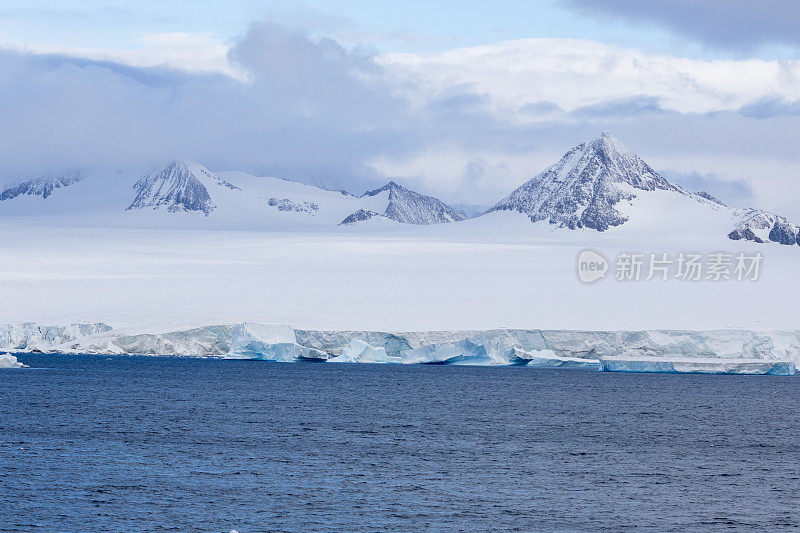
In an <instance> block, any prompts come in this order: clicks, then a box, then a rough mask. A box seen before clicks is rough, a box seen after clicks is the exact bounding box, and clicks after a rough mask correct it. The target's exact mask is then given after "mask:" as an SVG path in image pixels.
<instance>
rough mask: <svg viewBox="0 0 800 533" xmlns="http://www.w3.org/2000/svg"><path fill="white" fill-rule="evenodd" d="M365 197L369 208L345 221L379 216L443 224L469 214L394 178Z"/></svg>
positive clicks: (367, 193) (405, 222)
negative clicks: (409, 187)
mask: <svg viewBox="0 0 800 533" xmlns="http://www.w3.org/2000/svg"><path fill="white" fill-rule="evenodd" d="M361 198H362V199H364V200H368V201H369V208H362V209H360V210H358V211H356V212H354V213H352V214H350V215H348V216H347V217H346V218H345V219H344V220H342V222H341V223H342V224H353V223H355V222H361V221H364V220H368V219H370V218H373V217H376V216H383V217H386V218H388V219H390V220H394V221H395V222H402V223H403V224H441V223H445V222H456V221H459V220H464V219H466V218H467V217H466V216H464V214H462V213H459V212H458V211H456V210H455V209H453V208H452V207H450V206H449V205H447V204H445V203H444V202H442V201H441V200H439V199H438V198H434V197H432V196H425V195H424V194H420V193H418V192H414V191H412V190H409V189H406V188H405V187H402V186H400V185H398V184H397V183H395V182H394V181H390V182H389V183H387V184H386V185H384V186H383V187H381V188H379V189H375V190H374V191H367V192H365V193H364V194H363V195H362V196H361Z"/></svg>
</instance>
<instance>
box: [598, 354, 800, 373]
mask: <svg viewBox="0 0 800 533" xmlns="http://www.w3.org/2000/svg"><path fill="white" fill-rule="evenodd" d="M600 371H601V372H664V373H672V374H675V373H677V374H684V373H692V374H769V375H773V376H793V375H795V372H796V368H795V364H794V363H793V362H792V361H776V360H770V359H727V358H719V359H705V358H691V359H689V358H670V357H630V356H616V357H601V358H600Z"/></svg>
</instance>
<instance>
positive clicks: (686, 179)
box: [660, 170, 755, 207]
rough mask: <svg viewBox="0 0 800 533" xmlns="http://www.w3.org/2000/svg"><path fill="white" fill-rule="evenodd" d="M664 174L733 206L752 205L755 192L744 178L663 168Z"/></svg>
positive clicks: (674, 180) (688, 188) (676, 181)
mask: <svg viewBox="0 0 800 533" xmlns="http://www.w3.org/2000/svg"><path fill="white" fill-rule="evenodd" d="M660 172H661V174H662V175H663V176H665V177H666V178H667V179H669V180H671V181H672V182H673V183H677V184H678V185H680V186H681V187H683V188H684V189H687V190H689V191H692V192H700V191H706V192H708V193H709V194H711V195H712V196H715V197H716V198H718V199H720V200H722V201H723V202H725V203H726V204H728V205H730V206H731V207H752V206H753V205H755V194H754V193H753V187H752V186H751V185H750V183H749V182H747V181H746V180H743V179H736V180H727V179H723V178H721V177H719V176H717V175H716V174H713V173H705V174H704V173H700V172H696V171H695V172H680V171H677V170H661V171H660Z"/></svg>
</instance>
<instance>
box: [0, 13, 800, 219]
mask: <svg viewBox="0 0 800 533" xmlns="http://www.w3.org/2000/svg"><path fill="white" fill-rule="evenodd" d="M52 5H53V2H51V1H43V0H19V1H18V0H2V1H1V2H0V47H1V48H0V119H1V120H0V160H2V161H3V175H0V182H10V181H13V180H16V179H20V178H21V177H24V176H27V175H30V174H36V173H39V172H52V171H58V170H59V169H65V168H75V167H93V168H102V169H112V168H137V167H142V166H148V165H150V164H152V163H154V162H158V161H161V160H164V159H168V158H174V157H185V158H191V159H196V160H198V161H200V162H202V163H204V164H205V165H207V166H209V167H210V168H212V169H216V170H226V169H240V170H246V171H250V172H253V173H257V174H261V175H275V176H280V177H285V178H292V179H298V180H301V181H305V182H309V183H316V184H321V185H325V186H329V187H337V188H339V187H344V188H347V189H349V190H351V191H353V192H360V191H362V190H364V189H365V188H367V187H370V186H374V185H376V184H379V183H381V182H385V181H386V180H387V179H388V178H390V177H391V178H395V179H397V180H398V181H401V182H403V183H406V184H407V185H409V186H411V187H414V188H417V189H419V190H421V191H423V192H426V193H432V194H435V195H438V196H440V197H442V198H444V199H446V200H449V201H453V202H459V203H475V204H489V203H493V202H494V201H495V200H497V199H499V198H500V197H502V196H504V195H505V194H506V193H507V192H509V191H510V190H511V189H513V188H514V187H516V186H518V185H519V184H520V183H522V182H523V181H525V180H526V179H528V178H530V177H531V176H533V175H534V174H536V173H538V172H539V171H541V170H542V169H544V168H545V167H546V166H548V165H550V164H552V163H553V162H554V161H555V160H557V159H558V158H559V157H560V156H561V155H562V154H563V152H565V151H566V150H567V149H569V148H570V147H571V146H574V145H575V144H578V143H580V142H582V141H584V140H587V139H591V138H594V137H597V136H598V135H599V134H600V132H601V131H602V130H605V129H609V130H611V131H613V132H614V133H615V134H616V135H617V136H618V137H619V138H620V139H622V140H623V142H625V143H626V144H628V146H630V147H631V148H632V149H633V150H634V151H636V152H637V153H639V154H640V155H641V156H642V157H644V158H645V160H647V161H648V162H649V163H650V164H651V165H652V166H653V167H654V168H656V169H657V170H659V171H661V172H662V173H664V174H665V175H666V176H667V177H669V178H670V179H672V180H674V181H676V182H678V183H680V184H682V185H685V186H687V187H690V188H692V189H707V190H709V191H710V192H712V194H716V195H717V196H719V197H720V198H722V199H723V200H726V201H728V202H729V203H731V204H733V205H757V206H758V207H762V208H767V209H771V210H774V211H778V212H781V213H783V214H786V215H789V216H791V217H793V218H795V219H800V202H798V199H800V181H799V180H800V150H798V141H800V133H798V132H800V3H798V2H796V1H794V0H762V1H760V2H751V1H749V0H705V1H703V2H696V1H694V0H650V1H648V2H640V1H637V0H539V1H533V0H501V1H500V2H488V1H480V2H479V1H474V0H460V1H456V0H439V1H437V2H425V1H421V0H406V1H404V2H390V1H385V2H374V1H368V0H329V1H322V0H306V1H304V2H296V3H291V2H286V1H256V0H229V1H227V2H224V3H223V2H212V1H209V0H196V1H195V2H192V3H191V4H189V3H186V2H181V1H177V0H160V1H155V0H139V1H136V2H133V1H130V2H108V1H103V0H86V1H81V2H78V1H70V0H63V1H60V2H59V3H58V5H59V7H58V8H57V9H54V8H53V7H52ZM189 6H191V7H189Z"/></svg>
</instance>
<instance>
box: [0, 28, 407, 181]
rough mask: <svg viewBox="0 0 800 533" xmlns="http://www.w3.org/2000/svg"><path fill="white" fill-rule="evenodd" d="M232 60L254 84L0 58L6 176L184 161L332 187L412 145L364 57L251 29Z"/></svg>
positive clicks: (398, 106) (365, 174)
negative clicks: (376, 160)
mask: <svg viewBox="0 0 800 533" xmlns="http://www.w3.org/2000/svg"><path fill="white" fill-rule="evenodd" d="M231 59H232V60H233V61H234V62H235V63H237V64H238V65H240V66H242V67H244V68H246V69H247V70H248V71H249V72H250V74H251V77H252V81H250V82H249V83H244V84H243V83H240V82H238V81H236V80H232V79H229V78H225V77H222V76H207V75H194V74H187V73H181V72H177V71H169V70H164V69H153V68H133V67H126V66H123V65H119V64H115V63H111V62H100V61H88V60H85V59H76V58H70V57H64V56H55V55H50V56H40V55H30V54H21V53H18V52H12V51H4V52H0V115H1V116H3V121H2V122H1V123H0V159H1V160H3V161H4V162H5V164H4V172H5V173H8V174H14V175H18V174H20V173H24V172H25V171H30V172H33V171H42V170H58V169H59V168H66V167H69V168H73V167H76V166H82V165H86V164H87V162H88V164H92V165H106V166H112V165H118V166H128V165H129V166H137V165H147V164H150V163H152V162H154V161H160V160H163V159H166V158H172V157H188V158H193V159H197V160H200V161H202V162H204V163H206V164H208V165H210V166H217V167H218V168H219V167H221V168H241V169H243V170H250V171H252V172H257V173H259V174H275V175H281V176H286V177H292V178H296V179H300V180H304V181H308V182H314V183H318V184H322V185H327V186H331V187H337V188H338V187H341V186H344V185H348V186H364V185H366V184H371V183H374V180H375V179H377V178H376V176H375V175H374V172H372V171H371V170H370V169H369V168H368V167H367V166H366V165H365V164H364V161H366V160H367V159H369V158H370V157H372V156H374V155H376V154H382V153H390V154H401V153H403V151H405V150H408V149H410V148H413V147H414V139H413V137H412V136H409V135H406V134H404V129H405V125H406V124H407V123H408V117H407V115H406V105H405V103H404V102H403V101H402V100H399V99H397V98H395V97H394V96H392V91H391V90H390V88H389V87H387V86H386V82H385V81H384V79H385V76H384V75H383V73H382V72H381V69H380V67H378V66H377V65H376V64H375V63H374V61H373V60H372V58H371V56H370V55H369V54H367V53H363V52H361V51H359V50H355V51H353V50H346V49H344V48H342V47H341V46H339V45H338V44H337V43H335V42H334V41H331V40H320V41H315V40H312V39H310V38H308V37H307V36H306V35H304V34H302V33H298V32H292V31H289V30H287V29H285V28H282V27H279V26H275V25H270V24H260V25H255V26H253V28H252V29H251V30H250V31H249V33H248V34H247V36H246V37H245V38H244V39H243V40H242V41H241V42H240V43H238V45H237V46H235V47H234V48H233V49H232V51H231ZM6 179H7V176H6V175H3V176H0V180H6Z"/></svg>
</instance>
